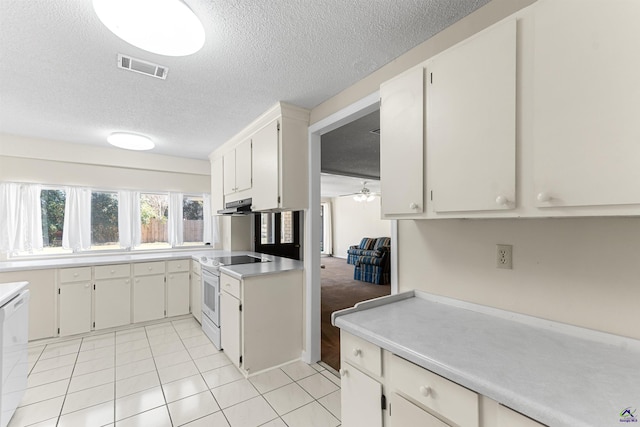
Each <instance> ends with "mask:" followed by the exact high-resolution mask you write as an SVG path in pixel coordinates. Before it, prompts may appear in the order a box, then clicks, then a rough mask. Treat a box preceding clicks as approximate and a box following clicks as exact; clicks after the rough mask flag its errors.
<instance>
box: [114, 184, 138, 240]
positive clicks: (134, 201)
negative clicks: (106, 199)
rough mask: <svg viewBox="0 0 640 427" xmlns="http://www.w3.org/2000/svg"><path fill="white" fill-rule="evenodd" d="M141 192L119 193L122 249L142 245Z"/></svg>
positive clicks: (125, 191) (119, 225)
mask: <svg viewBox="0 0 640 427" xmlns="http://www.w3.org/2000/svg"><path fill="white" fill-rule="evenodd" d="M140 223H141V217H140V192H139V191H127V190H122V191H118V235H119V240H120V247H121V248H125V249H130V248H134V247H136V246H139V245H140V239H141V237H140V236H141V230H140Z"/></svg>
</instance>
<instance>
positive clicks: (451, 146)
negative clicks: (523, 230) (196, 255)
mask: <svg viewBox="0 0 640 427" xmlns="http://www.w3.org/2000/svg"><path fill="white" fill-rule="evenodd" d="M426 117H427V120H426V134H427V140H426V146H427V183H428V189H429V199H430V203H431V207H432V210H433V211H434V212H436V213H437V212H460V211H485V210H500V209H512V208H514V207H515V202H516V19H515V18H510V19H508V20H506V21H502V22H500V23H499V24H497V25H495V26H493V27H491V28H489V29H487V30H484V31H482V32H481V33H479V34H477V35H475V36H473V37H471V38H469V39H467V40H465V41H463V42H461V43H459V44H458V45H456V46H454V47H452V48H450V49H447V50H446V51H444V52H443V53H441V54H439V55H437V56H436V57H434V58H433V59H432V60H430V61H429V62H428V64H427V111H426Z"/></svg>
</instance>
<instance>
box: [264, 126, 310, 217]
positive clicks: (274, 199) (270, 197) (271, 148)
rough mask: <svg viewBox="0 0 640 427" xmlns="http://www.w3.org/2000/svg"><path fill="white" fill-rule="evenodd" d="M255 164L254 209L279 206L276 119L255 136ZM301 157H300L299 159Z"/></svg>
mask: <svg viewBox="0 0 640 427" xmlns="http://www.w3.org/2000/svg"><path fill="white" fill-rule="evenodd" d="M252 140H253V154H254V155H255V158H256V160H257V161H256V162H254V164H253V171H254V177H255V184H254V186H253V188H254V191H253V200H252V204H253V209H255V210H264V209H275V208H278V196H279V194H280V193H279V164H280V161H279V156H278V121H277V120H274V121H273V122H271V123H269V124H268V125H267V126H265V127H263V128H262V129H260V130H259V131H258V132H256V133H255V134H254V135H253V137H252ZM299 160H300V159H298V161H299Z"/></svg>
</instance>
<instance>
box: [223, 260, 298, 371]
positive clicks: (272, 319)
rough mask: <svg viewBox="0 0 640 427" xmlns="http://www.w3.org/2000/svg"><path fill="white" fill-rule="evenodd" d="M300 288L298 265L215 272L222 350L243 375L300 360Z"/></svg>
mask: <svg viewBox="0 0 640 427" xmlns="http://www.w3.org/2000/svg"><path fill="white" fill-rule="evenodd" d="M302 287H303V275H302V270H294V271H286V272H281V273H277V274H265V275H257V276H250V277H245V278H243V279H242V280H239V279H236V278H234V277H231V276H229V275H227V274H224V273H222V274H220V330H221V341H222V349H223V350H224V352H225V353H226V354H227V356H228V357H229V359H230V360H231V361H232V362H233V363H234V364H235V365H236V366H238V367H239V368H240V371H241V372H242V373H243V374H244V375H245V376H250V375H253V374H256V373H258V372H261V371H264V370H266V369H270V368H273V367H275V366H279V365H283V364H285V363H287V362H291V361H294V360H298V359H300V353H301V352H302V324H303V318H302V306H303V300H302Z"/></svg>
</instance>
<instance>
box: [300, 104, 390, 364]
mask: <svg viewBox="0 0 640 427" xmlns="http://www.w3.org/2000/svg"><path fill="white" fill-rule="evenodd" d="M379 108H380V92H379V91H375V92H373V93H372V94H370V95H367V96H365V97H364V98H362V99H360V100H358V101H356V102H354V103H353V104H351V105H349V106H347V107H345V108H343V109H341V110H339V111H337V112H335V113H333V114H331V115H330V116H328V117H326V118H324V119H322V120H320V121H318V122H316V123H314V124H313V125H311V126H309V142H308V144H309V145H308V149H309V158H308V165H309V208H308V210H306V211H305V216H306V218H305V221H304V224H305V239H304V242H305V243H304V268H305V301H304V304H305V343H304V344H305V346H304V348H305V350H304V351H303V352H302V360H304V361H305V362H307V363H315V362H317V361H319V360H320V228H321V224H320V221H321V218H320V156H321V151H320V138H321V136H322V135H324V134H325V133H327V132H331V131H332V130H335V129H337V128H339V127H341V126H343V125H345V124H347V123H351V122H352V121H354V120H357V119H359V118H361V117H364V116H366V115H367V114H370V113H372V112H374V111H376V110H378V109H379ZM390 237H391V294H395V293H397V292H398V268H397V267H398V244H397V241H398V238H397V237H398V222H397V221H395V220H392V221H391V236H390Z"/></svg>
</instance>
